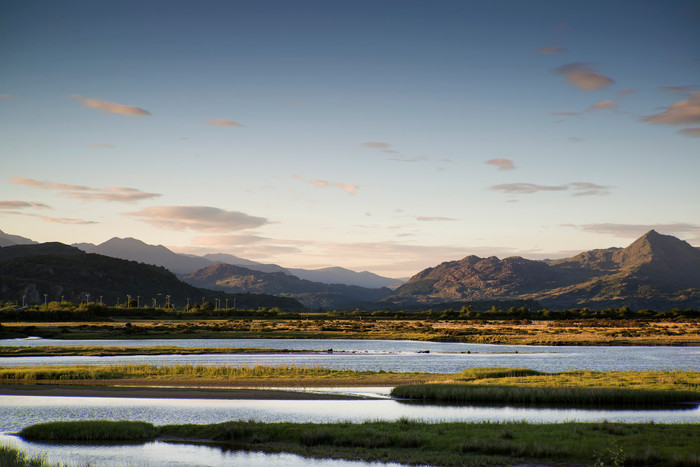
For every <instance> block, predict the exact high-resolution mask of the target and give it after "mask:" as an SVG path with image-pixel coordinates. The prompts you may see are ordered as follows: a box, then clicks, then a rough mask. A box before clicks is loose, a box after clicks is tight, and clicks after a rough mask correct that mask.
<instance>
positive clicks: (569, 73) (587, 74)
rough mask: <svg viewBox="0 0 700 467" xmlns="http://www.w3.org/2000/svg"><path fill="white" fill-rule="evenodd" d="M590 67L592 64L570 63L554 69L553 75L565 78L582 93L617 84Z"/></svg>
mask: <svg viewBox="0 0 700 467" xmlns="http://www.w3.org/2000/svg"><path fill="white" fill-rule="evenodd" d="M590 66H591V64H590V63H569V64H567V65H562V66H560V67H558V68H555V69H553V70H552V73H555V74H558V75H562V76H564V80H565V81H566V82H567V83H569V84H570V85H572V86H574V87H576V88H578V89H580V90H582V91H597V90H599V89H603V88H605V87H607V86H610V85H611V84H613V83H615V81H613V80H612V79H610V78H608V77H607V76H603V75H601V74H600V73H598V72H597V71H595V70H593V69H590Z"/></svg>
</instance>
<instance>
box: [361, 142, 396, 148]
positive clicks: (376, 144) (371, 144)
mask: <svg viewBox="0 0 700 467" xmlns="http://www.w3.org/2000/svg"><path fill="white" fill-rule="evenodd" d="M362 145H363V146H365V147H367V148H372V149H389V148H390V147H391V144H389V143H383V142H381V141H368V142H366V143H362Z"/></svg>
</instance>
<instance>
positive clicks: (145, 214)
mask: <svg viewBox="0 0 700 467" xmlns="http://www.w3.org/2000/svg"><path fill="white" fill-rule="evenodd" d="M124 215H126V216H131V217H136V218H138V219H139V220H141V221H143V222H146V223H147V224H150V225H152V226H154V227H158V228H161V229H166V230H194V231H198V232H234V231H237V230H244V229H252V228H255V227H260V226H262V225H265V224H267V223H268V220H267V219H265V218H263V217H254V216H249V215H248V214H245V213H242V212H239V211H226V210H223V209H219V208H215V207H211V206H151V207H148V208H144V209H141V210H140V211H135V212H127V213H124Z"/></svg>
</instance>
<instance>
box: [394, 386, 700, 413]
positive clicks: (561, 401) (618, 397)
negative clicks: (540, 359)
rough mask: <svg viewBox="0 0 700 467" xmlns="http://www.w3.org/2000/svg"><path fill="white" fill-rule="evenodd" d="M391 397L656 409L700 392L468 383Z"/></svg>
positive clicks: (407, 389) (694, 398)
mask: <svg viewBox="0 0 700 467" xmlns="http://www.w3.org/2000/svg"><path fill="white" fill-rule="evenodd" d="M391 395H392V396H394V397H398V398H401V399H410V400H412V401H421V402H439V403H446V404H475V405H487V404H499V405H500V404H505V405H524V406H537V405H540V406H543V405H546V406H563V407H625V408H645V407H659V406H663V405H667V404H672V403H681V402H684V403H697V402H698V401H700V393H696V392H690V391H662V390H648V389H620V388H570V387H563V388H562V387H518V386H494V385H472V384H421V385H404V386H397V387H395V388H394V389H393V390H392V391H391Z"/></svg>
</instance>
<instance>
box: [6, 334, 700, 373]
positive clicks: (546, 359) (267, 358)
mask: <svg viewBox="0 0 700 467" xmlns="http://www.w3.org/2000/svg"><path fill="white" fill-rule="evenodd" d="M29 345H32V346H36V345H56V346H66V347H69V346H123V347H153V346H175V347H250V348H269V349H290V350H315V351H323V350H328V349H332V350H333V352H328V353H323V354H281V355H280V354H277V355H265V354H252V355H251V354H246V355H212V354H206V355H130V356H116V357H86V356H70V357H2V358H0V366H19V365H22V366H41V365H77V364H85V365H104V364H129V363H149V364H154V365H172V364H194V365H200V364H201V365H234V366H244V365H245V366H250V365H255V364H265V365H302V366H307V367H314V366H318V367H325V368H332V369H353V370H384V371H394V372H413V371H423V372H430V373H457V372H460V371H462V370H463V369H465V368H474V367H480V366H500V367H525V368H532V369H534V370H538V371H545V372H560V371H567V370H592V371H612V370H619V371H647V370H667V371H672V370H685V371H700V348H698V347H622V346H606V347H595V346H590V347H588V346H587V347H564V346H527V345H493V344H461V343H443V342H417V341H391V340H380V341H377V340H367V341H363V340H349V339H331V340H327V339H138V340H137V339H114V340H59V339H2V340H0V346H29ZM426 351H427V353H426Z"/></svg>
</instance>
